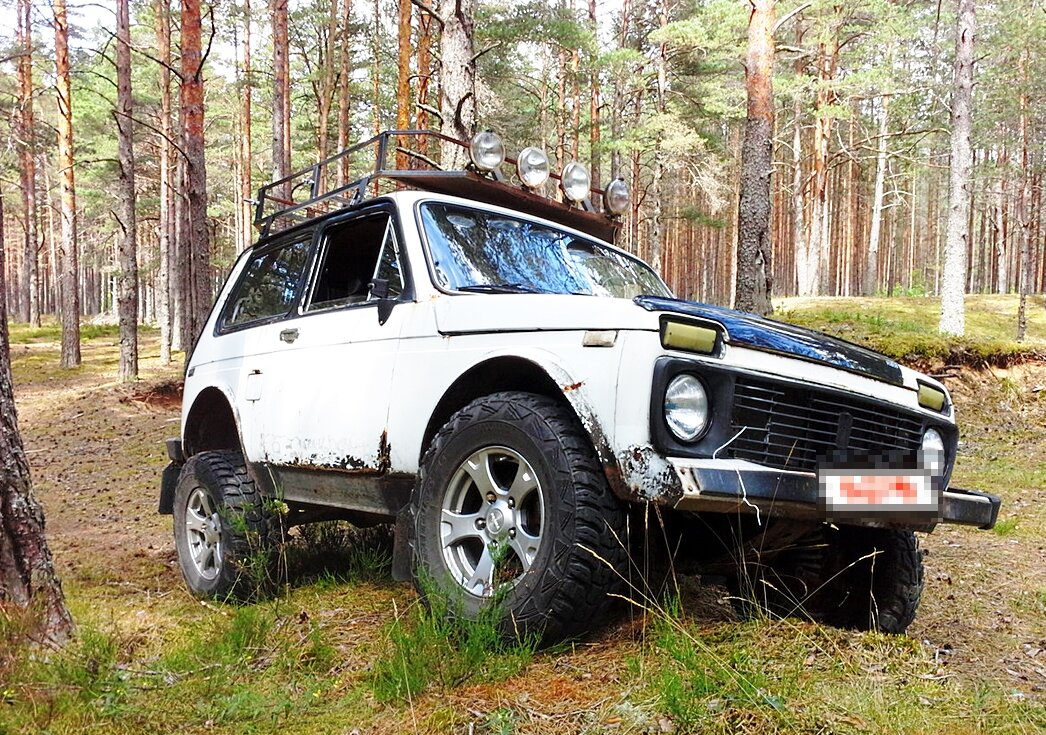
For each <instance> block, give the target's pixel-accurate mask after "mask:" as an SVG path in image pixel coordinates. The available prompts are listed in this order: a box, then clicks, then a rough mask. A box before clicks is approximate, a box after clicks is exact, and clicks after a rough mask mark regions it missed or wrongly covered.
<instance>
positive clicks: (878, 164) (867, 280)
mask: <svg viewBox="0 0 1046 735" xmlns="http://www.w3.org/2000/svg"><path fill="white" fill-rule="evenodd" d="M881 104H882V110H881V112H880V114H879V145H878V153H877V155H876V157H875V188H874V191H873V193H872V224H871V231H870V232H869V234H868V258H867V261H866V267H865V273H864V288H863V290H864V293H865V295H866V296H874V295H875V291H876V288H877V287H878V285H879V240H880V239H881V233H882V225H883V196H884V190H885V187H886V162H887V157H886V153H887V140H888V137H889V132H890V126H889V119H890V115H889V113H890V96H889V95H883V97H882V100H881Z"/></svg>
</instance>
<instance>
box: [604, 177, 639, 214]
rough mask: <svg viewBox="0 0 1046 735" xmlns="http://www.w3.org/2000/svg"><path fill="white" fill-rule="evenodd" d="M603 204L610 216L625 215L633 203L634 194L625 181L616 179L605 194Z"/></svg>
mask: <svg viewBox="0 0 1046 735" xmlns="http://www.w3.org/2000/svg"><path fill="white" fill-rule="evenodd" d="M603 203H604V204H605V205H606V208H607V211H608V212H610V214H624V213H625V212H626V211H627V210H628V205H630V204H631V203H632V193H631V192H630V191H629V190H628V183H627V182H626V181H625V180H624V179H614V180H613V181H611V182H610V185H609V186H608V187H607V188H606V191H604V192H603Z"/></svg>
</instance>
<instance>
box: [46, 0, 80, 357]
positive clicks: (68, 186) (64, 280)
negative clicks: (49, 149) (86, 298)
mask: <svg viewBox="0 0 1046 735" xmlns="http://www.w3.org/2000/svg"><path fill="white" fill-rule="evenodd" d="M52 8H53V9H54V47H55V75H56V78H55V87H56V90H57V93H58V94H57V96H58V171H59V176H61V187H62V247H61V252H60V253H59V258H60V260H61V266H60V270H61V276H60V278H59V294H60V298H61V302H62V304H61V307H62V308H61V314H62V357H61V366H62V367H63V368H71V367H76V366H77V365H79V364H80V288H79V283H78V278H79V275H78V274H79V267H78V264H77V242H76V174H75V168H74V157H73V107H72V102H73V89H72V80H71V78H70V75H69V20H68V13H67V12H66V7H65V0H54V4H53V5H52Z"/></svg>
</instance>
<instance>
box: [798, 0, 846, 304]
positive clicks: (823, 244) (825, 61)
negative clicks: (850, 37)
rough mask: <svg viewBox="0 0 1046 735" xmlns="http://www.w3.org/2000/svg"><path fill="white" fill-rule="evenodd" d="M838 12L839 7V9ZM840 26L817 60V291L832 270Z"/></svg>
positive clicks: (813, 263)
mask: <svg viewBox="0 0 1046 735" xmlns="http://www.w3.org/2000/svg"><path fill="white" fill-rule="evenodd" d="M836 12H838V11H836ZM837 34H838V30H837V29H834V28H833V29H832V32H831V36H830V37H829V39H828V40H827V41H825V42H822V43H821V44H819V47H818V50H819V53H818V64H817V78H818V87H817V111H818V112H817V114H816V115H815V117H814V156H813V159H814V162H813V174H812V180H811V184H812V186H811V206H810V240H809V248H808V254H809V261H808V263H807V274H808V276H809V277H810V279H811V281H812V283H811V284H810V285H812V286H813V289H814V290H813V291H812V293H810V294H803V295H816V294H820V293H827V292H828V285H829V280H830V279H829V276H830V274H831V268H830V264H829V262H828V260H829V257H828V256H829V242H828V146H829V143H830V141H831V137H832V124H833V117H832V115H831V114H829V113H828V111H827V108H829V107H830V106H832V105H833V104H835V101H836V95H835V92H834V90H833V89H832V87H831V84H832V82H833V81H834V79H835V69H836V62H837V54H838V46H839V38H838V35H837Z"/></svg>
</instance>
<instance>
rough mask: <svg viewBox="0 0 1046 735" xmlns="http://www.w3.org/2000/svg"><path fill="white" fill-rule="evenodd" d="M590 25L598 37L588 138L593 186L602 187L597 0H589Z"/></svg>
mask: <svg viewBox="0 0 1046 735" xmlns="http://www.w3.org/2000/svg"><path fill="white" fill-rule="evenodd" d="M588 25H589V31H590V32H591V33H592V35H593V38H595V39H596V49H595V51H594V52H593V54H594V58H593V59H592V71H591V72H590V75H589V97H588V100H589V104H588V120H589V126H590V129H589V138H588V155H589V166H588V167H589V173H590V174H591V176H592V188H593V189H601V188H603V187H602V183H601V181H602V179H601V172H600V156H601V154H602V151H600V135H601V133H602V131H601V130H600V121H599V113H600V104H601V102H600V99H599V95H600V91H599V41H598V38H599V35H598V31H599V23H598V20H597V17H596V0H588Z"/></svg>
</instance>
